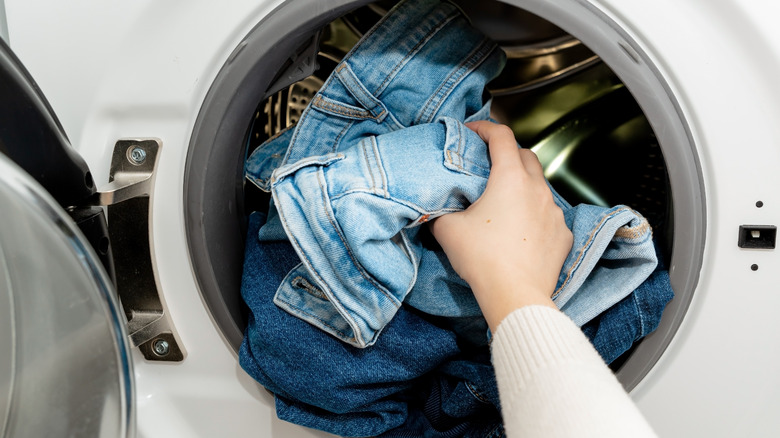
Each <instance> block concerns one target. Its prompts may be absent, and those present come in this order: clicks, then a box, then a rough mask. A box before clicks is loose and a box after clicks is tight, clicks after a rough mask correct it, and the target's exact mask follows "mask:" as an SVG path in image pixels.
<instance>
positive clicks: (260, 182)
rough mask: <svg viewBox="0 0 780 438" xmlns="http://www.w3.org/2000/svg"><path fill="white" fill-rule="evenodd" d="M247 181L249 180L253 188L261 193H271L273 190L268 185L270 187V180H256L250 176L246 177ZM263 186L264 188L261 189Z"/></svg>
mask: <svg viewBox="0 0 780 438" xmlns="http://www.w3.org/2000/svg"><path fill="white" fill-rule="evenodd" d="M246 179H247V181H249V182H250V183H252V185H253V186H255V187H257V188H258V189H259V190H260V191H263V192H265V193H268V192H270V191H271V189H270V188H269V187H268V185H269V184H268V181H270V179H263V178H254V177H251V176H249V175H247V176H246ZM261 185H262V186H263V187H261Z"/></svg>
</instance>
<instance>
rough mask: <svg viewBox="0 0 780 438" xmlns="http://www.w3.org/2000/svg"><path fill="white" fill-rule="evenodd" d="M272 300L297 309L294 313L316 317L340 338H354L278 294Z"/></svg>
mask: <svg viewBox="0 0 780 438" xmlns="http://www.w3.org/2000/svg"><path fill="white" fill-rule="evenodd" d="M274 302H275V303H277V305H278V304H279V303H281V304H284V305H285V306H286V307H287V308H289V309H293V310H297V312H295V313H298V314H299V315H306V316H308V317H310V318H312V319H316V320H317V321H319V322H320V323H322V325H324V326H326V327H328V328H330V329H331V330H333V331H334V332H335V333H337V334H338V335H339V336H341V338H343V339H346V340H352V339H354V338H351V337H349V336H348V335H347V334H346V333H344V332H343V331H341V330H339V329H337V328H336V327H334V326H332V325H331V324H330V323H328V322H327V321H325V320H324V319H322V318H320V317H319V316H317V315H316V314H314V313H311V312H309V311H307V310H306V309H303V308H301V307H299V306H296V305H295V304H293V303H291V302H290V301H288V300H285V299H284V298H282V297H280V296H279V295H275V296H274ZM355 333H357V332H355Z"/></svg>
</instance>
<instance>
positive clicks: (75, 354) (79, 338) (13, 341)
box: [0, 42, 135, 437]
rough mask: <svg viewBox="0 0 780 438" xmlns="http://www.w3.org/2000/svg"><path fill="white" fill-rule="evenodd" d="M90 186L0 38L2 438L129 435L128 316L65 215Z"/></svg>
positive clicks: (131, 420)
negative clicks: (21, 437)
mask: <svg viewBox="0 0 780 438" xmlns="http://www.w3.org/2000/svg"><path fill="white" fill-rule="evenodd" d="M92 186H93V184H92V181H91V177H90V176H89V171H88V169H87V168H86V165H85V164H84V162H83V160H81V158H80V157H79V156H78V155H77V154H76V153H75V152H74V151H73V150H72V149H71V148H70V147H69V145H68V143H67V138H66V137H65V135H64V133H63V132H62V128H61V127H60V124H59V122H57V118H56V117H54V115H53V113H52V112H51V109H50V107H49V105H48V104H47V102H46V100H45V99H44V98H43V96H42V94H41V93H40V90H39V89H38V88H37V86H36V85H35V83H34V81H32V79H31V78H30V76H29V74H28V73H27V71H26V70H25V69H24V68H23V67H22V65H21V63H19V61H18V60H17V59H16V57H15V56H14V55H13V53H11V51H10V49H9V48H8V47H7V46H6V45H5V44H4V43H2V42H0V352H2V353H0V437H18V436H40V437H44V436H69V437H92V436H101V437H102V436H106V437H127V436H131V435H133V431H134V424H135V423H134V422H135V420H134V415H133V405H134V403H133V375H132V366H131V365H132V364H131V360H130V355H129V348H128V344H127V335H126V333H125V324H124V321H123V318H124V316H123V313H122V312H121V311H120V307H119V305H118V304H117V300H116V297H115V292H114V287H113V285H112V284H111V281H110V280H109V276H108V275H107V273H106V270H105V269H104V267H103V265H102V264H101V263H100V262H99V261H98V258H97V256H96V253H95V251H94V249H93V248H92V246H91V245H90V244H89V243H88V242H87V240H86V238H85V237H84V235H83V234H82V233H81V232H80V230H79V229H78V227H77V226H76V224H75V223H74V221H73V220H72V219H71V217H70V216H69V215H68V214H67V213H66V212H65V209H64V208H63V206H72V205H77V204H78V203H79V202H82V201H84V200H86V199H89V197H90V196H92V195H93V194H94V187H92Z"/></svg>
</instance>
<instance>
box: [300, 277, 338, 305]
mask: <svg viewBox="0 0 780 438" xmlns="http://www.w3.org/2000/svg"><path fill="white" fill-rule="evenodd" d="M290 286H292V287H294V288H296V289H302V290H303V291H305V292H306V293H308V294H309V295H311V296H313V297H316V298H319V299H322V300H326V301H330V300H329V299H328V296H327V295H325V294H324V293H323V292H322V291H321V290H319V289H317V288H316V287H315V286H314V285H313V284H311V283H309V281H308V280H306V279H305V278H303V277H301V276H300V275H299V276H297V277H295V278H293V279H292V281H290Z"/></svg>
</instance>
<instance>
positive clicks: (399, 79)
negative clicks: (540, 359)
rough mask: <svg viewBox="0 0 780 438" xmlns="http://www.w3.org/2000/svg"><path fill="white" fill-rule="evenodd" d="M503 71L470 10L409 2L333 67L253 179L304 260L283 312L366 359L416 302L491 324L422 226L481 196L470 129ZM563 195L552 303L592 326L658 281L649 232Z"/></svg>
mask: <svg viewBox="0 0 780 438" xmlns="http://www.w3.org/2000/svg"><path fill="white" fill-rule="evenodd" d="M503 64H504V54H503V52H502V51H501V50H499V49H498V48H497V47H496V46H495V44H494V43H493V42H491V41H490V40H489V39H487V38H486V37H485V36H484V35H482V34H481V33H479V32H478V31H477V30H475V29H474V28H472V27H471V26H470V25H469V23H468V20H467V19H466V18H465V17H464V16H463V15H462V14H461V12H460V10H459V9H458V8H457V7H455V6H453V5H452V4H450V3H447V2H439V1H437V0H422V1H407V2H402V3H400V4H399V5H398V6H397V7H396V8H395V9H394V11H393V12H391V13H390V14H388V15H387V16H386V17H385V18H384V19H383V20H382V21H381V22H380V23H379V24H378V25H377V26H375V27H374V28H373V29H372V30H371V31H369V33H368V34H366V36H365V37H364V38H363V39H362V40H361V41H360V42H359V43H358V44H357V45H356V46H355V48H353V49H352V51H351V52H350V53H349V54H348V55H347V56H346V57H345V58H344V60H343V61H342V62H341V63H340V64H339V65H338V66H337V67H336V69H335V71H334V73H333V74H332V75H331V77H330V78H329V79H328V80H327V81H326V82H325V84H324V85H323V87H322V89H321V90H320V91H319V92H318V93H317V95H316V96H315V97H314V99H312V101H311V103H310V105H309V107H307V109H306V110H305V111H304V113H303V115H302V116H301V118H300V120H299V122H298V124H297V125H296V127H295V128H294V129H291V130H288V131H285V132H283V133H281V134H280V135H278V136H277V137H275V138H273V139H271V140H269V141H268V142H266V143H265V144H264V145H262V146H261V147H259V148H258V149H257V150H256V151H255V152H254V153H253V154H252V155H251V156H250V157H249V159H248V160H247V164H246V173H247V178H248V180H249V181H251V182H252V183H254V184H255V185H257V186H258V187H260V188H261V189H265V190H270V191H271V192H272V194H273V204H274V207H275V208H272V210H271V213H270V216H269V222H268V224H267V225H266V227H267V229H266V230H261V232H260V237H261V238H265V239H269V240H275V239H279V238H280V237H281V236H282V233H281V228H283V230H284V234H285V235H286V236H287V237H288V238H289V240H290V242H291V243H292V244H293V247H294V248H295V250H296V252H297V253H298V255H299V257H300V259H301V261H302V264H301V265H300V266H299V267H298V268H296V269H294V270H293V271H291V272H290V273H289V274H288V278H287V279H286V280H285V281H283V282H282V284H281V285H280V287H279V289H278V290H277V293H276V295H275V298H274V302H275V303H276V304H277V305H278V306H279V307H281V308H283V309H284V310H286V311H287V312H289V313H291V314H293V315H295V316H297V317H299V318H301V319H303V320H305V321H308V322H309V323H311V324H313V325H314V326H316V327H318V328H320V329H322V330H324V331H326V332H327V333H330V334H331V335H333V336H335V337H337V338H338V339H341V340H342V341H344V342H347V343H349V344H351V345H354V346H357V347H360V348H363V347H367V346H370V345H372V344H374V343H375V342H376V340H377V337H378V336H379V334H380V333H381V332H382V329H383V328H384V327H385V326H386V325H387V324H388V322H389V321H390V320H391V319H392V318H393V316H394V315H395V314H396V312H397V311H398V309H399V308H400V306H401V303H403V302H404V301H407V303H408V304H409V305H411V306H414V307H416V308H418V309H420V310H422V311H424V312H427V313H430V314H433V315H439V316H450V317H463V316H474V317H478V316H479V308H478V306H477V305H476V301H475V300H474V298H473V296H472V294H471V292H470V291H469V290H468V288H467V287H456V288H450V289H443V288H440V287H437V285H439V284H441V283H442V282H445V283H451V284H458V283H460V284H461V285H463V284H462V280H460V279H459V278H458V276H457V274H456V273H455V272H454V271H453V270H452V268H451V266H450V265H449V263H448V262H447V260H446V257H443V256H442V255H441V253H439V254H436V253H435V252H432V251H430V250H429V249H426V247H425V246H424V245H422V243H421V233H424V232H426V231H423V228H422V227H420V225H422V224H424V223H425V222H427V221H429V220H431V219H434V218H435V217H437V216H440V215H443V214H446V213H449V212H454V211H459V210H462V209H464V208H466V207H467V206H468V205H470V204H471V203H472V202H474V201H475V200H476V199H477V198H478V197H479V196H480V195H481V193H482V191H483V190H484V188H485V183H486V180H487V177H488V174H489V170H490V161H489V157H488V154H487V147H486V145H485V143H484V142H483V141H482V140H481V139H480V138H479V137H478V136H477V135H476V134H475V133H473V132H472V131H471V130H469V129H467V128H466V127H465V126H464V125H463V122H465V121H470V120H482V119H487V118H488V117H489V113H490V106H489V102H488V103H484V102H483V93H484V89H485V84H486V83H487V82H488V81H489V80H490V79H491V78H493V77H495V76H496V75H497V74H498V73H499V72H500V70H501V68H502V67H503ZM553 195H554V198H555V201H556V203H557V204H558V205H559V206H560V207H561V208H562V209H563V211H564V216H565V218H566V223H567V225H568V226H569V228H570V229H571V230H572V232H573V235H574V246H573V248H572V251H571V253H570V254H569V256H568V257H567V259H566V262H565V263H564V267H563V270H562V271H561V274H560V277H559V281H558V286H557V289H556V291H555V294H554V296H553V298H554V301H555V303H556V305H558V307H559V308H561V310H563V311H564V312H565V313H566V314H567V315H569V316H570V317H571V318H572V319H573V320H574V322H575V323H577V324H578V325H582V324H584V323H586V322H588V321H590V320H591V319H593V318H594V317H596V316H597V315H598V314H600V313H601V312H603V311H604V310H606V309H607V308H609V307H610V306H612V305H613V304H615V303H617V302H618V301H620V300H621V299H623V298H624V297H626V296H627V295H628V294H629V293H631V291H633V290H634V289H635V288H636V287H637V286H639V284H640V283H642V281H643V280H644V279H645V278H647V277H648V276H649V275H650V273H651V272H652V271H653V269H654V267H655V266H656V262H657V260H656V255H655V252H654V250H653V245H652V241H651V236H652V233H651V230H650V226H649V225H648V223H647V221H646V220H645V219H644V218H642V217H641V216H640V215H639V214H638V213H636V212H635V211H633V210H631V209H630V208H628V207H625V206H617V207H613V208H602V207H596V206H590V205H579V206H577V207H573V208H572V207H571V206H570V205H569V204H568V203H566V201H565V200H563V199H562V198H560V196H558V195H557V193H555V192H554V191H553ZM280 225H281V228H280ZM266 227H264V228H266ZM299 277H301V278H310V279H311V280H312V281H310V282H307V284H300V283H296V282H295V281H292V280H294V279H296V278H299ZM288 280H290V281H288ZM506 281H508V282H512V281H514V279H512V278H508V279H506ZM296 285H297V286H296ZM517 287H522V285H521V284H518V285H517Z"/></svg>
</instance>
